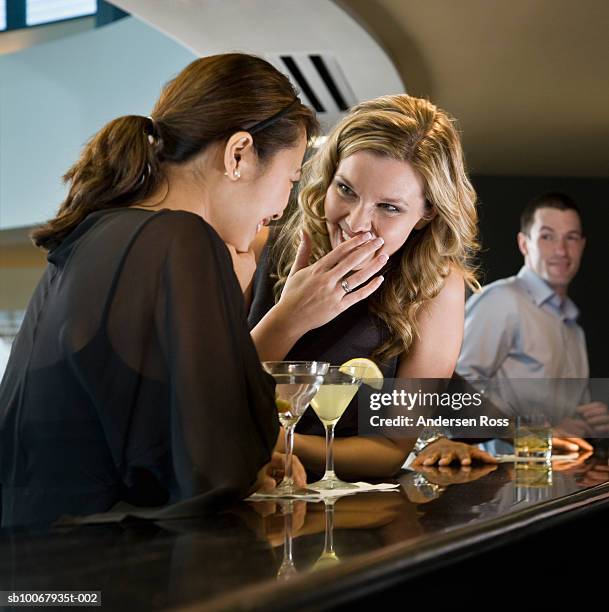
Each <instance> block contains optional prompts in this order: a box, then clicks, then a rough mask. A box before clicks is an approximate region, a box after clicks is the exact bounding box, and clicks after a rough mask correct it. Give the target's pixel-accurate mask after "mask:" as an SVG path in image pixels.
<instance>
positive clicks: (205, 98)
mask: <svg viewBox="0 0 609 612" xmlns="http://www.w3.org/2000/svg"><path fill="white" fill-rule="evenodd" d="M281 111H285V112H284V113H281ZM278 114H279V116H277V117H276V120H271V121H267V120H268V119H269V118H273V117H274V116H276V115H278ZM258 124H262V125H258ZM254 127H256V128H258V129H255V130H254V129H253V130H252V133H254V132H255V136H254V148H255V150H256V153H257V155H258V157H259V159H260V160H261V161H264V160H266V159H268V158H270V157H271V156H272V155H273V154H274V153H276V152H277V151H278V150H280V149H286V148H290V147H292V146H294V145H295V144H296V143H297V142H298V139H299V138H300V135H301V133H302V130H303V128H304V130H305V131H306V134H307V137H308V138H311V137H312V136H313V135H315V134H316V133H317V130H318V124H317V120H316V119H315V116H314V114H313V112H312V111H311V110H310V109H308V108H307V107H306V106H304V105H303V104H302V103H301V102H300V100H298V98H297V93H296V91H295V90H294V88H293V87H292V85H291V83H290V81H289V80H288V78H287V77H286V76H285V75H283V74H282V73H281V72H279V71H278V70H277V69H276V68H274V67H273V66H272V65H271V64H269V63H268V62H267V61H265V60H263V59H261V58H259V57H255V56H252V55H247V54H243V53H230V54H224V55H214V56H210V57H204V58H200V59H197V60H195V61H194V62H192V63H191V64H189V65H188V66H187V67H186V68H185V69H184V70H182V72H180V74H178V76H177V77H175V78H174V79H173V80H172V81H170V82H169V83H168V84H167V85H166V86H165V87H164V89H163V91H162V93H161V96H160V98H159V100H158V102H157V103H156V105H155V107H154V110H153V111H152V115H151V117H150V118H148V117H141V116H138V115H126V116H124V117H119V118H118V119H115V120H114V121H111V122H110V123H108V124H107V125H106V126H104V127H103V128H102V129H101V130H100V131H99V132H97V134H95V136H93V138H92V139H91V140H90V141H89V142H88V143H87V145H86V146H85V147H84V149H83V151H82V153H81V156H80V159H79V160H78V161H77V162H76V163H75V164H74V165H73V166H72V167H71V168H70V169H69V170H68V172H67V173H66V174H65V175H64V177H63V178H64V182H67V183H69V184H70V189H69V192H68V196H67V197H66V199H65V200H64V201H63V203H62V204H61V206H60V207H59V211H58V213H57V215H56V216H55V217H54V218H53V219H51V220H50V221H48V222H47V223H46V224H45V225H43V226H42V227H40V228H38V229H37V230H35V231H34V232H33V233H32V240H33V241H34V243H35V244H36V245H37V246H41V247H43V248H45V249H47V250H52V249H54V248H55V247H57V246H58V245H59V244H60V243H61V241H62V240H63V239H64V238H65V237H66V236H67V235H68V234H69V233H70V232H71V231H72V230H73V229H74V228H75V227H76V226H77V225H78V224H79V223H80V222H81V221H82V220H83V219H84V218H85V217H86V216H87V215H88V214H89V213H91V212H93V211H95V210H102V209H107V208H115V207H121V206H125V207H126V206H131V205H133V204H136V203H137V202H140V201H142V200H144V199H146V198H148V197H150V196H151V195H152V194H154V193H156V192H157V190H158V189H159V187H160V186H161V184H162V183H163V181H164V179H165V174H164V171H163V164H164V163H165V162H169V163H174V164H181V163H185V162H187V161H189V160H190V159H191V158H193V157H194V156H195V155H197V154H198V153H200V152H202V151H203V150H204V149H205V148H206V147H207V146H208V145H210V144H212V143H214V142H222V141H225V140H227V139H228V138H229V137H230V136H231V135H232V134H234V133H235V132H238V131H240V130H247V129H248V128H254Z"/></svg>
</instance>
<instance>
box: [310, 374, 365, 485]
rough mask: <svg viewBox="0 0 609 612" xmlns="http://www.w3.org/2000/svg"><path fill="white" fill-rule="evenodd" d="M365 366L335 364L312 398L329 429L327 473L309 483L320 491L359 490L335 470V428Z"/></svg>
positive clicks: (316, 410) (314, 408)
mask: <svg viewBox="0 0 609 612" xmlns="http://www.w3.org/2000/svg"><path fill="white" fill-rule="evenodd" d="M364 374H365V368H363V367H362V366H331V367H330V368H328V372H327V373H326V375H325V376H324V381H323V384H322V385H321V387H320V389H319V392H318V393H317V395H316V396H315V397H314V398H313V400H312V401H311V406H312V407H313V410H315V412H316V414H317V416H318V417H319V420H320V421H321V422H322V423H323V424H324V427H325V428H326V472H325V474H324V475H323V478H322V479H321V480H318V481H317V482H314V483H313V484H311V485H309V486H310V487H311V488H312V489H316V490H318V491H327V490H332V489H357V488H358V487H357V485H354V484H351V483H349V482H344V481H343V480H340V478H338V477H337V476H336V474H335V473H334V428H335V426H336V423H338V421H339V420H340V418H341V417H342V416H343V413H344V412H345V410H346V408H347V406H348V405H349V403H350V402H351V400H352V399H353V398H354V397H355V394H356V393H357V390H358V389H359V387H360V385H361V383H362V378H363V376H364Z"/></svg>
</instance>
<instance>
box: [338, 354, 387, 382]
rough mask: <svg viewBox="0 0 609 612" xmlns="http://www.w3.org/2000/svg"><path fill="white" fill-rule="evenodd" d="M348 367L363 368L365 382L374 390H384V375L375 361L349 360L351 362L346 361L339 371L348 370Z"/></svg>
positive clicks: (362, 358)
mask: <svg viewBox="0 0 609 612" xmlns="http://www.w3.org/2000/svg"><path fill="white" fill-rule="evenodd" d="M348 366H354V367H359V368H363V370H364V374H363V376H362V378H363V379H364V382H365V383H366V384H367V385H369V386H370V387H372V388H373V389H378V390H380V389H382V388H383V381H384V377H383V373H382V372H381V371H380V369H379V367H378V366H377V365H376V363H374V361H372V360H371V359H367V358H366V357H356V358H355V359H349V361H346V362H345V363H343V364H342V365H341V366H340V368H339V370H342V368H346V367H348ZM345 373H346V372H345Z"/></svg>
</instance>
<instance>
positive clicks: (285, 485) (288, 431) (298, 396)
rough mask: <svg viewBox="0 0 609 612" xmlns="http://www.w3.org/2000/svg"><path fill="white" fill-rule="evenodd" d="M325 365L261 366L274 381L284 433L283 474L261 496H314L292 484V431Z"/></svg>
mask: <svg viewBox="0 0 609 612" xmlns="http://www.w3.org/2000/svg"><path fill="white" fill-rule="evenodd" d="M329 365H330V364H329V363H326V362H324V361H264V362H263V363H262V367H263V368H264V369H265V370H266V371H267V372H268V373H269V374H271V375H272V376H273V378H274V379H275V383H276V387H275V394H276V399H275V402H276V404H277V410H278V412H279V422H280V423H281V424H282V425H283V428H284V430H285V475H284V477H283V480H282V481H281V482H280V483H279V485H278V486H277V488H276V489H274V490H273V491H271V492H270V493H266V494H265V495H266V496H267V497H286V496H289V497H293V496H298V495H315V493H316V492H315V491H311V490H309V489H301V488H298V487H296V486H295V485H294V478H293V477H292V456H293V449H294V428H295V427H296V423H298V421H299V420H300V417H301V416H302V415H303V413H304V411H305V410H306V409H307V406H308V405H309V402H310V401H311V400H312V399H313V397H315V394H316V393H317V391H318V389H319V387H320V385H321V383H322V382H323V379H324V374H325V373H326V372H327V371H328V367H329Z"/></svg>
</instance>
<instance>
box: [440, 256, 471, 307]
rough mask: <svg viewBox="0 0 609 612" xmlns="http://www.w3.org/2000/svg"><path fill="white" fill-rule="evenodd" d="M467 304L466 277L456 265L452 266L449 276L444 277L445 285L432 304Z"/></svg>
mask: <svg viewBox="0 0 609 612" xmlns="http://www.w3.org/2000/svg"><path fill="white" fill-rule="evenodd" d="M455 304H461V305H462V306H463V305H464V304H465V279H464V276H463V272H462V271H461V270H460V269H459V268H457V267H456V266H451V268H450V272H449V274H448V276H447V277H446V278H445V279H444V286H443V287H442V289H440V292H439V293H438V295H436V297H435V298H434V299H433V300H432V306H438V307H442V306H450V305H455Z"/></svg>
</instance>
